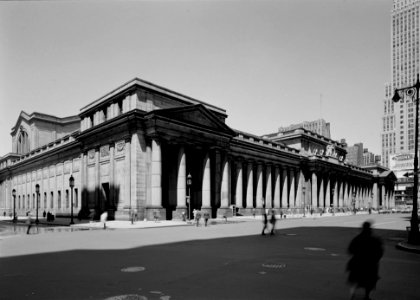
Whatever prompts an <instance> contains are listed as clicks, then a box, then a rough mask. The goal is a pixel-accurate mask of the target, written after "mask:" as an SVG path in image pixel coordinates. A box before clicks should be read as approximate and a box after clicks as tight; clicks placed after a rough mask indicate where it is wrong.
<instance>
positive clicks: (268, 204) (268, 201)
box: [265, 165, 273, 209]
mask: <svg viewBox="0 0 420 300" xmlns="http://www.w3.org/2000/svg"><path fill="white" fill-rule="evenodd" d="M265 174H266V176H265V178H266V189H265V208H268V209H270V208H273V194H272V191H271V165H267V166H266V173H265Z"/></svg>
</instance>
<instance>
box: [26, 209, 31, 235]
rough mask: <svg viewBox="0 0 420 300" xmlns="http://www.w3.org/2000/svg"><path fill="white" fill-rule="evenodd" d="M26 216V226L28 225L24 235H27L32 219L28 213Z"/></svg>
mask: <svg viewBox="0 0 420 300" xmlns="http://www.w3.org/2000/svg"><path fill="white" fill-rule="evenodd" d="M27 215H28V218H27V219H26V224H28V229H27V230H26V234H29V232H30V230H31V227H32V218H31V213H30V212H29V213H28V214H27Z"/></svg>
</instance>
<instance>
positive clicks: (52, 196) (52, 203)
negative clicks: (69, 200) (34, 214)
mask: <svg viewBox="0 0 420 300" xmlns="http://www.w3.org/2000/svg"><path fill="white" fill-rule="evenodd" d="M50 200H51V203H50V204H51V205H50V207H51V209H53V208H54V192H51V198H50Z"/></svg>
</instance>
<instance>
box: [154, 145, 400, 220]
mask: <svg viewBox="0 0 420 300" xmlns="http://www.w3.org/2000/svg"><path fill="white" fill-rule="evenodd" d="M161 147H162V145H161V143H160V142H159V141H157V140H153V141H152V148H151V151H152V153H151V157H152V160H151V169H152V172H151V176H152V180H151V182H152V187H151V188H152V197H151V202H150V203H149V207H153V208H160V207H161V208H162V209H164V207H165V206H166V208H167V207H168V202H170V203H172V204H171V207H172V208H173V210H174V211H178V212H180V211H183V210H184V209H185V208H186V207H187V206H188V205H189V203H188V202H187V201H186V200H185V199H186V198H187V197H186V196H188V195H187V188H188V187H187V186H186V176H187V175H188V174H190V173H193V172H195V173H194V174H196V175H197V174H199V175H198V176H193V178H192V181H193V187H192V191H191V201H192V202H191V208H196V209H201V210H212V211H213V212H214V211H217V214H218V215H220V214H225V213H226V212H228V211H231V210H232V207H233V206H234V207H235V208H236V211H237V212H238V213H240V214H243V215H249V214H252V213H253V212H255V210H257V211H258V210H261V209H264V208H266V209H282V210H284V212H285V213H286V212H290V213H303V212H304V211H306V212H309V211H314V212H321V211H323V212H326V211H347V210H353V209H368V208H373V209H378V208H380V207H384V208H388V207H392V206H393V189H392V188H388V187H387V186H386V185H385V184H381V183H380V182H377V183H376V182H375V183H374V182H373V181H372V180H371V179H372V177H368V176H366V177H363V175H365V174H359V173H358V171H354V172H352V171H349V170H340V169H335V166H334V165H331V166H330V167H331V168H330V169H328V168H326V167H324V168H322V169H316V168H315V169H311V168H310V166H302V165H301V164H296V162H293V161H290V162H288V163H287V162H286V163H275V162H272V161H267V162H265V161H262V160H255V159H245V158H243V157H236V156H234V155H232V154H231V153H229V152H227V151H223V150H220V149H208V150H203V149H200V151H201V152H200V153H202V155H201V156H199V158H198V159H197V155H196V153H194V151H188V150H187V149H188V147H189V146H183V145H179V147H178V155H177V161H176V164H173V167H175V168H177V170H176V171H175V172H172V173H173V174H177V178H176V180H175V181H174V182H176V193H169V194H168V195H167V199H166V200H165V199H162V192H161V189H162V180H166V179H165V176H167V174H163V173H162V157H161V155H162V151H161ZM163 147H165V146H163ZM188 155H192V156H194V159H191V158H189V157H188ZM187 162H189V163H187ZM192 169H195V171H193V170H192ZM197 170H198V171H197ZM197 172H198V173H197ZM172 173H171V174H172ZM200 173H201V174H200ZM170 189H171V190H174V188H170ZM171 198H175V199H176V201H175V202H174V200H173V199H171ZM197 198H198V200H197Z"/></svg>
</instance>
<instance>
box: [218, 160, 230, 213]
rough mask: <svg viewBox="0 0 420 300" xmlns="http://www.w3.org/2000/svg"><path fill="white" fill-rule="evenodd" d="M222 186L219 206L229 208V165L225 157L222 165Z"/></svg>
mask: <svg viewBox="0 0 420 300" xmlns="http://www.w3.org/2000/svg"><path fill="white" fill-rule="evenodd" d="M222 174H223V175H222V188H221V199H220V208H221V209H227V208H229V202H230V201H229V196H230V195H229V190H230V165H229V160H228V159H227V158H225V160H224V162H223V167H222Z"/></svg>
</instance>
